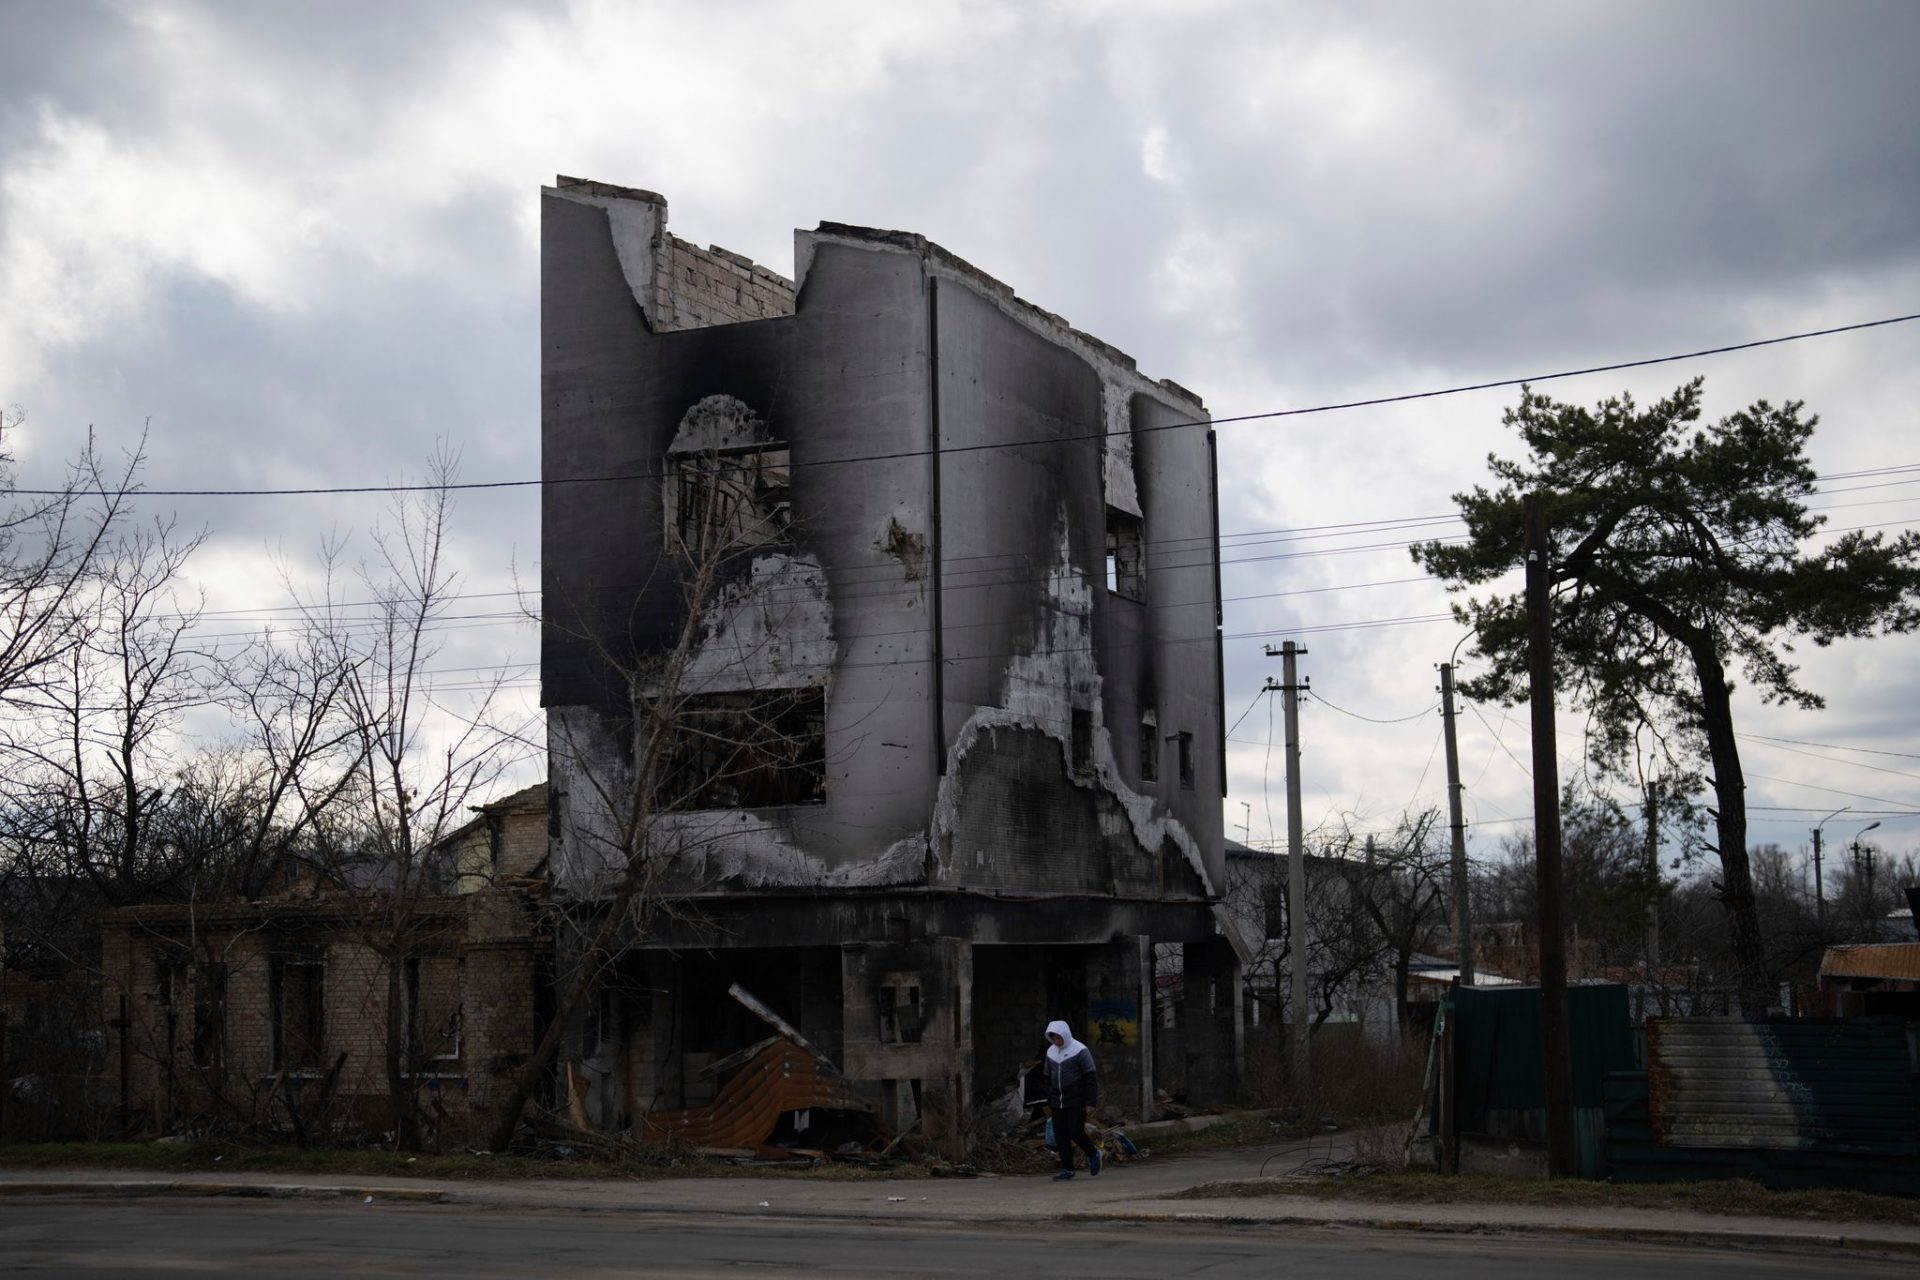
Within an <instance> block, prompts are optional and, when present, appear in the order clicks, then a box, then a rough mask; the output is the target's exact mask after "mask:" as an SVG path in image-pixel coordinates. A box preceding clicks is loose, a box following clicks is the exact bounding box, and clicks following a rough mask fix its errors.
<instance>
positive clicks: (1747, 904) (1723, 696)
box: [1693, 644, 1773, 1018]
mask: <svg viewBox="0 0 1920 1280" xmlns="http://www.w3.org/2000/svg"><path fill="white" fill-rule="evenodd" d="M1693 661H1694V668H1695V671H1696V673H1697V674H1698V676H1699V678H1700V721H1701V727H1702V728H1703V729H1704V730H1705V731H1706V735H1707V753H1708V755H1709V757H1710V758H1711V760H1712V762H1713V798H1714V805H1715V808H1716V812H1715V814H1714V826H1715V828H1716V831H1717V835H1718V839H1719V846H1720V848H1719V853H1720V903H1721V905H1722V906H1723V907H1725V908H1726V912H1727V931H1728V935H1729V939H1730V942H1731V944H1732V950H1733V967H1734V981H1735V984H1736V987H1737V989H1738V991H1739V996H1740V1011H1741V1012H1742V1013H1744V1014H1745V1015H1746V1016H1747V1017H1749V1018H1757V1017H1759V1016H1761V1015H1762V1014H1764V1013H1765V1012H1766V1010H1767V1006H1768V1005H1770V1004H1772V1003H1773V987H1772V984H1771V983H1770V982H1769V981H1768V979H1767V960H1766V946H1765V943H1764V941H1763V940H1762V937H1761V934H1760V913H1759V909H1758V908H1757V907H1756V906H1755V904H1754V898H1753V869H1752V864H1751V863H1750V862H1749V861H1748V859H1747V783H1746V776H1745V775H1744V774H1743V773H1742V772H1741V769H1740V747H1739V744H1738V743H1737V742H1736V741H1735V739H1734V736H1733V704H1732V700H1731V698H1730V697H1729V695H1728V691H1727V676H1726V672H1725V671H1724V670H1723V669H1722V668H1721V666H1720V655H1719V653H1718V651H1717V650H1716V649H1715V648H1714V646H1712V645H1711V644H1707V645H1705V646H1701V647H1696V648H1695V649H1694V653H1693Z"/></svg>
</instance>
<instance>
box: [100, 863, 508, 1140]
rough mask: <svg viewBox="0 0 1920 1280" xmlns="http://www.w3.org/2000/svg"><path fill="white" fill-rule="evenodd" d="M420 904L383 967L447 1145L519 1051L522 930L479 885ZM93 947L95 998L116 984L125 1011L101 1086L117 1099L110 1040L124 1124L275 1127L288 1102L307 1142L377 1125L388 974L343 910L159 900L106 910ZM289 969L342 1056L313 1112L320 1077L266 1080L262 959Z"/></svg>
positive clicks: (478, 1118) (333, 1053) (324, 1049)
mask: <svg viewBox="0 0 1920 1280" xmlns="http://www.w3.org/2000/svg"><path fill="white" fill-rule="evenodd" d="M419 906H420V909H421V910H422V913H423V914H424V915H425V916H426V917H427V921H426V924H425V926H424V927H423V928H422V930H421V932H420V935H419V936H418V938H417V940H416V944H415V946H414V947H413V948H412V951H411V960H410V962H403V966H402V968H401V969H400V971H399V973H398V974H396V975H394V976H395V977H397V979H398V983H397V986H398V991H399V995H400V999H401V1000H402V1001H403V1004H402V1006H401V1009H402V1015H401V1016H402V1019H403V1026H406V1027H407V1030H406V1034H407V1036H408V1040H409V1041H413V1040H417V1041H418V1042H419V1044H420V1046H421V1047H422V1049H423V1050H424V1051H425V1053H426V1055H427V1056H428V1057H429V1058H430V1059H431V1060H430V1061H427V1062H425V1063H424V1064H423V1065H422V1067H421V1069H420V1071H419V1072H418V1074H417V1076H416V1077H415V1078H416V1080H417V1081H418V1084H419V1089H418V1092H417V1094H416V1097H417V1098H418V1100H419V1105H420V1108H421V1114H422V1119H423V1121H425V1122H426V1123H427V1124H429V1125H430V1126H432V1127H433V1128H434V1129H435V1130H436V1131H438V1132H439V1133H440V1135H441V1136H442V1138H443V1140H445V1139H449V1138H456V1137H458V1136H460V1135H463V1134H467V1133H468V1132H469V1129H470V1127H471V1128H474V1129H477V1128H478V1127H479V1125H480V1124H483V1123H484V1115H483V1109H484V1108H487V1107H490V1106H491V1105H492V1104H493V1103H494V1102H495V1101H497V1099H498V1098H499V1096H500V1095H501V1094H502V1093H503V1092H504V1090H505V1086H506V1082H507V1079H508V1077H509V1076H510V1075H511V1073H512V1071H513V1069H514V1068H515V1067H517V1066H518V1065H519V1063H520V1062H521V1061H523V1060H524V1059H525V1055H526V1054H527V1053H528V1052H529V1051H530V1050H531V1048H532V1040H533V1002H534V984H535V981H536V973H537V965H536V962H535V946H536V935H535V933H534V931H533V929H532V927H531V924H530V921H529V918H528V916H527V913H526V909H525V907H524V905H523V903H522V902H521V900H520V898H519V897H518V896H517V895H514V894H509V893H505V892H499V891H493V890H487V891H481V892H476V893H471V894H467V895H464V896H462V897H460V898H458V899H433V900H427V901H425V902H424V903H422V904H419ZM102 943H103V945H102V952H103V961H104V985H103V992H102V1002H103V1005H104V1006H105V1007H107V1008H109V1009H114V1008H117V1005H118V1000H119V997H120V996H121V995H123V994H124V995H125V996H126V997H127V1000H128V1014H129V1017H128V1020H127V1025H126V1026H125V1027H124V1028H122V1027H119V1026H116V1025H114V1024H112V1023H109V1024H108V1032H107V1044H106V1054H105V1059H106V1061H107V1063H108V1064H109V1068H108V1070H107V1071H106V1072H105V1075H106V1077H107V1081H106V1084H107V1092H108V1093H110V1094H111V1095H112V1098H113V1101H114V1102H115V1104H116V1105H118V1104H119V1103H120V1102H121V1096H120V1086H119V1079H118V1075H119V1067H118V1063H119V1061H120V1052H121V1049H120V1044H121V1038H122V1037H123V1036H124V1037H125V1039H126V1045H127V1053H126V1058H127V1063H128V1066H127V1077H128V1079H127V1089H126V1094H125V1106H126V1109H127V1113H128V1119H129V1121H130V1123H131V1125H132V1126H133V1127H134V1128H135V1129H136V1130H141V1131H149V1132H151V1131H165V1130H169V1129H172V1128H175V1127H177V1126H178V1125H180V1124H182V1123H190V1122H193V1121H195V1120H206V1121H209V1122H211V1123H214V1124H218V1125H226V1126H232V1125H238V1126H242V1127H246V1126H266V1127H270V1128H287V1127H289V1114H288V1113H289V1110H290V1108H291V1107H292V1106H295V1105H299V1106H303V1107H305V1108H307V1112H306V1113H305V1115H304V1118H305V1119H306V1120H307V1121H308V1123H309V1124H310V1125H312V1126H316V1127H318V1128H319V1130H320V1135H321V1136H329V1135H331V1134H332V1133H333V1132H335V1131H336V1130H337V1129H338V1127H339V1126H341V1125H345V1126H347V1127H348V1128H352V1127H355V1126H359V1127H364V1128H367V1129H371V1130H373V1131H376V1132H377V1131H380V1130H382V1129H384V1128H386V1127H389V1126H390V1125H391V1123H392V1119H391V1105H390V1104H391V1099H390V1096H389V1091H388V1087H387V1078H386V1047H387V1040H386V1037H387V1012H388V999H389V973H388V969H387V965H386V962H385V961H384V960H383V959H382V958H381V956H380V955H379V954H378V953H377V952H375V951H374V950H373V949H371V948H370V947H369V946H368V945H367V944H366V942H365V941H364V940H362V939H361V938H360V937H357V936H356V931H355V929H354V918H353V916H352V912H351V909H350V905H343V904H339V903H326V902H320V903H288V902H267V903H246V904H235V905H233V906H229V907H224V908H216V909H211V910H208V911H204V912H202V913H201V915H200V916H199V918H197V919H196V918H194V917H193V916H190V915H188V914H187V913H185V912H183V911H180V910H177V909H171V908H167V909H149V910H144V911H143V910H139V909H135V910H133V911H126V912H112V913H109V914H108V915H107V917H105V919H104V920H103V939H102ZM288 964H302V965H315V964H317V965H318V966H320V993H321V998H322V1012H321V1015H320V1025H321V1028H322V1036H323V1043H322V1044H321V1045H320V1046H319V1047H318V1054H317V1057H318V1059H319V1061H320V1062H322V1063H324V1066H325V1069H331V1068H332V1066H333V1064H334V1062H335V1061H336V1060H337V1059H340V1058H341V1055H343V1054H344V1055H345V1056H344V1060H343V1061H342V1064H341V1068H340V1071H339V1073H338V1075H337V1076H336V1077H335V1080H334V1085H333V1094H332V1100H331V1102H330V1103H329V1105H328V1106H327V1107H326V1109H325V1111H324V1114H322V1113H320V1112H319V1111H317V1110H316V1109H315V1104H314V1102H313V1101H312V1100H313V1098H314V1097H315V1095H316V1094H317V1093H318V1092H319V1089H320V1085H319V1083H318V1077H319V1075H320V1074H322V1073H321V1072H320V1071H315V1072H311V1073H308V1075H307V1078H306V1079H304V1080H302V1082H301V1083H300V1084H299V1086H298V1088H297V1089H289V1088H288V1086H287V1083H286V1081H285V1080H283V1079H281V1078H279V1071H280V1067H281V1065H282V1063H281V1062H280V1061H278V1060H276V1054H275V1035H274V1033H275V1012H274V998H273V996H274V986H275V973H276V969H281V972H282V973H283V974H284V969H283V968H282V967H283V966H285V965H288ZM214 966H217V972H219V973H221V974H223V975H224V990H225V1000H224V1007H223V1012H222V1016H221V1017H220V1019H219V1025H220V1035H219V1038H218V1043H217V1048H216V1049H215V1050H214V1051H213V1052H212V1053H210V1054H203V1055H202V1060H199V1061H196V1053H195V1038H196V1022H197V1021H198V1020H201V1019H200V1017H199V1015H198V1013H197V1010H199V1009H202V1008H204V1007H206V1005H207V1001H206V998H205V997H206V995H207V994H208V992H209V991H211V989H212V988H211V985H210V979H211V976H212V974H213V973H214V972H216V969H215V968H214ZM284 1012H285V1010H284V1009H283V1014H284ZM409 1022H417V1024H418V1025H407V1024H408V1023H409ZM288 1031H289V1028H288V1027H285V1026H283V1027H282V1034H283V1035H284V1034H286V1033H287V1032H288ZM470 1108H471V1111H472V1119H473V1124H472V1125H471V1126H470V1125H469V1119H470Z"/></svg>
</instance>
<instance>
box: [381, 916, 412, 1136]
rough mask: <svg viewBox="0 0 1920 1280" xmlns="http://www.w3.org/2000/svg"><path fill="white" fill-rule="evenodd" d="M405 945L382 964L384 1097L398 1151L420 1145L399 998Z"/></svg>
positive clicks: (403, 990) (403, 991)
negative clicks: (384, 984) (384, 991)
mask: <svg viewBox="0 0 1920 1280" xmlns="http://www.w3.org/2000/svg"><path fill="white" fill-rule="evenodd" d="M406 954H407V948H405V947H404V946H402V947H396V948H394V949H393V950H392V951H391V952H389V953H388V954H387V955H386V956H384V957H383V959H384V960H385V964H384V966H383V967H384V968H385V969H386V978H387V1035H386V1054H385V1057H386V1068H387V1097H388V1098H389V1099H391V1100H392V1103H393V1133H394V1145H395V1146H396V1147H397V1148H398V1149H399V1150H401V1151H414V1150H417V1149H418V1148H419V1146H420V1124H419V1115H418V1113H417V1110H416V1108H415V1106H414V1102H415V1098H414V1093H413V1081H412V1079H410V1078H409V1077H408V1075H407V1068H408V1066H409V1065H410V1064H409V1063H408V1061H407V1059H408V1057H409V1056H410V1055H409V1054H408V1053H407V1045H406V1038H407V1036H406V1019H405V1017H404V1016H403V1007H402V1005H401V1003H400V1002H401V1001H402V1000H403V999H405V994H406V984H405V982H404V981H403V973H404V968H403V967H404V966H405V964H406V959H405V957H406Z"/></svg>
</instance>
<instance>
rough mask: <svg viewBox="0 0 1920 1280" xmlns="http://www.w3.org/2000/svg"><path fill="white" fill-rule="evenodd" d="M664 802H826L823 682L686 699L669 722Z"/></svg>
mask: <svg viewBox="0 0 1920 1280" xmlns="http://www.w3.org/2000/svg"><path fill="white" fill-rule="evenodd" d="M666 734H667V738H668V742H667V749H666V751H665V753H664V755H663V760H662V764H661V767H660V771H659V781H658V784H657V785H658V795H659V801H658V803H659V804H660V806H661V807H662V808H663V809H759V808H772V807H777V806H784V805H808V804H824V803H826V798H827V794H826V781H827V768H826V762H827V751H826V745H827V707H826V693H825V691H824V690H822V689H819V688H807V689H772V690H765V691H748V692H741V693H715V694H705V695H702V696H699V697H692V698H688V699H686V700H685V701H684V702H683V703H682V704H681V705H680V706H679V708H678V710H677V712H675V713H674V722H673V723H672V724H671V725H669V726H667V729H666Z"/></svg>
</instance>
